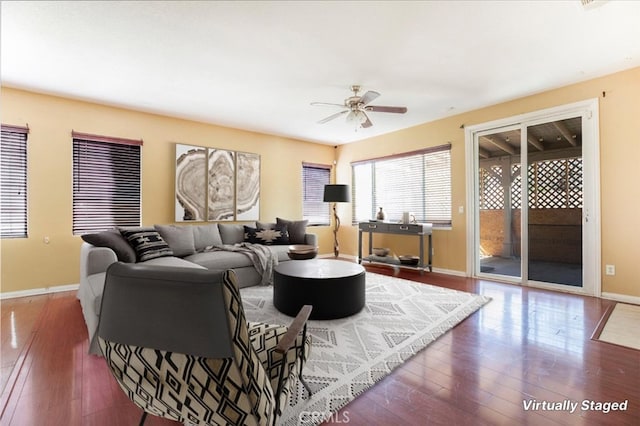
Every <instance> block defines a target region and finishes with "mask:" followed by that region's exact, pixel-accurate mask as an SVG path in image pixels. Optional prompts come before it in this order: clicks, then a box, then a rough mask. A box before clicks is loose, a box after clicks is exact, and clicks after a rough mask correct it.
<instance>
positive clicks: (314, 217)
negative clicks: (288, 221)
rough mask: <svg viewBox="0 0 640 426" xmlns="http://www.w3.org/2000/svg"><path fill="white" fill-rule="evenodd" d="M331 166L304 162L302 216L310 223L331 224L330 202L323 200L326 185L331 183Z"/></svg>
mask: <svg viewBox="0 0 640 426" xmlns="http://www.w3.org/2000/svg"><path fill="white" fill-rule="evenodd" d="M330 178H331V166H325V165H322V164H309V163H303V164H302V216H303V218H304V219H306V220H308V221H309V225H329V223H330V220H331V219H330V217H331V216H330V215H331V212H330V210H329V203H325V202H324V201H322V199H323V197H324V186H325V185H327V184H329V180H330Z"/></svg>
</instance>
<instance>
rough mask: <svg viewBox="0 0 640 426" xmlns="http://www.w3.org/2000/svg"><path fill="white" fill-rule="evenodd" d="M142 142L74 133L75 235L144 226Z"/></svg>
mask: <svg viewBox="0 0 640 426" xmlns="http://www.w3.org/2000/svg"><path fill="white" fill-rule="evenodd" d="M141 145H142V141H134V140H130V139H120V138H111V137H105V136H95V135H87V134H84V133H76V132H74V133H73V234H74V235H81V234H86V233H89V232H97V231H103V230H106V229H110V228H113V227H114V226H139V225H140V147H141Z"/></svg>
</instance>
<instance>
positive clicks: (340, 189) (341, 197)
mask: <svg viewBox="0 0 640 426" xmlns="http://www.w3.org/2000/svg"><path fill="white" fill-rule="evenodd" d="M323 201H324V202H325V203H348V202H350V201H351V193H350V192H349V185H325V186H324V199H323Z"/></svg>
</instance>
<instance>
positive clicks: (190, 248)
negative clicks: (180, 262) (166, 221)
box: [153, 225, 196, 257]
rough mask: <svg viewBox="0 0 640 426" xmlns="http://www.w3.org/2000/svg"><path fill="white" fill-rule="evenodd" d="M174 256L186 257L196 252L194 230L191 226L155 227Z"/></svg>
mask: <svg viewBox="0 0 640 426" xmlns="http://www.w3.org/2000/svg"><path fill="white" fill-rule="evenodd" d="M153 227H154V228H156V231H158V232H159V233H160V236H161V237H162V239H163V240H165V241H166V242H167V244H169V247H171V250H172V251H173V255H174V256H178V257H184V256H189V255H190V254H193V253H195V252H196V247H195V242H194V238H193V230H192V229H191V227H190V226H189V225H154V226H153Z"/></svg>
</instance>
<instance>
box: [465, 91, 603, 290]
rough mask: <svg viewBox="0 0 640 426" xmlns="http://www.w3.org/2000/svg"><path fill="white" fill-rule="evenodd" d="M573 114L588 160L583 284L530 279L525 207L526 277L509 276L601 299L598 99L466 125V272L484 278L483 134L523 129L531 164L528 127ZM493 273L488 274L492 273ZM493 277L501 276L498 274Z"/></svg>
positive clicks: (523, 159)
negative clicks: (480, 200)
mask: <svg viewBox="0 0 640 426" xmlns="http://www.w3.org/2000/svg"><path fill="white" fill-rule="evenodd" d="M570 117H582V129H583V134H582V162H583V188H584V198H583V211H582V225H583V241H582V259H583V266H582V270H583V285H582V287H570V286H564V285H557V284H549V283H542V282H535V281H528V280H527V276H528V274H527V262H526V261H525V259H527V258H528V252H527V251H526V249H527V247H526V244H527V241H528V230H527V227H526V226H524V224H526V223H527V217H526V210H527V209H524V208H523V209H522V213H523V218H522V219H523V220H522V223H523V229H522V241H523V247H522V248H521V249H522V253H523V257H522V259H523V260H522V268H521V278H519V279H518V278H516V279H515V280H511V279H507V281H509V282H515V283H519V284H521V285H526V286H533V287H541V288H549V289H553V290H560V291H566V292H576V293H581V294H587V295H591V296H596V297H599V296H600V294H601V291H602V290H601V286H602V276H601V269H602V265H601V257H602V256H601V236H600V129H599V109H598V99H597V98H594V99H588V100H585V101H580V102H576V103H572V104H567V105H561V106H557V107H553V108H548V109H544V110H539V111H534V112H531V113H526V114H520V115H517V116H513V117H508V118H503V119H499V120H494V121H491V122H487V123H481V124H477V125H473V126H468V127H465V143H466V150H465V152H466V170H467V184H466V193H467V194H466V195H467V217H466V219H467V270H466V273H467V276H473V277H483V274H482V273H481V272H480V263H479V252H478V251H479V244H478V242H479V211H478V199H477V194H478V179H477V177H478V144H477V143H476V139H477V137H478V135H481V134H486V133H487V132H491V131H495V130H499V129H500V128H505V127H514V126H515V127H517V126H519V127H520V130H521V132H520V137H521V141H520V143H521V146H522V147H525V149H522V150H521V151H522V153H521V163H522V164H527V150H526V143H527V142H526V140H527V128H528V127H530V126H532V125H536V124H540V123H544V122H550V121H557V120H562V119H566V118H570ZM526 172H527V167H521V173H522V185H523V206H524V205H527V204H525V195H526V194H528V191H527V190H526V189H528V188H527V186H526V185H527V178H526ZM487 275H488V274H487ZM491 278H492V279H496V277H495V276H494V275H492V276H491Z"/></svg>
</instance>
